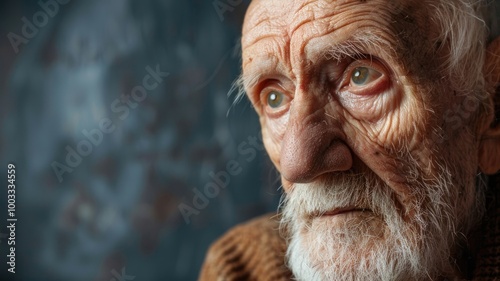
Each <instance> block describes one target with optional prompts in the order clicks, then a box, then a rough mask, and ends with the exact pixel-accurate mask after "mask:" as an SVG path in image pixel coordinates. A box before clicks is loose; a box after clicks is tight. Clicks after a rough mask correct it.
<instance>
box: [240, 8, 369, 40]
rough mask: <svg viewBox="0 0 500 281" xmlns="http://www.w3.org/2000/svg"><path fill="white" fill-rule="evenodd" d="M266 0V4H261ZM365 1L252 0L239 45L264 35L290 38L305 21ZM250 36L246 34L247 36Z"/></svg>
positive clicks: (331, 13) (325, 16)
mask: <svg viewBox="0 0 500 281" xmlns="http://www.w3.org/2000/svg"><path fill="white" fill-rule="evenodd" d="M264 1H266V3H263V2H264ZM366 2H367V0H308V1H302V2H301V1H287V0H285V1H279V0H278V1H277V0H253V1H252V3H251V5H250V7H249V9H248V11H247V14H246V18H245V24H244V26H243V38H242V45H243V46H245V45H251V44H254V43H256V42H255V40H257V38H260V37H262V35H264V34H268V35H275V36H282V37H286V38H290V37H291V34H293V33H294V32H295V31H296V30H297V29H298V28H299V27H300V26H302V25H304V23H307V22H311V21H315V20H317V19H324V18H328V17H331V16H333V14H334V13H335V12H336V9H337V7H339V6H341V5H342V6H351V5H352V4H364V3H366ZM249 34H250V35H251V36H248V35H249Z"/></svg>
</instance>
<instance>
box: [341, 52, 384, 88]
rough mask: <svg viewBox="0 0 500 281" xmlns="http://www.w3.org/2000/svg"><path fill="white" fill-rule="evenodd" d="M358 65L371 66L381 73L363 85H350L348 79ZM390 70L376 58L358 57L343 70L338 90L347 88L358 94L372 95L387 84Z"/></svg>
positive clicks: (349, 79)
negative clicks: (358, 58)
mask: <svg viewBox="0 0 500 281" xmlns="http://www.w3.org/2000/svg"><path fill="white" fill-rule="evenodd" d="M358 67H367V68H371V69H373V70H375V71H377V72H379V73H380V74H381V75H380V77H378V78H377V79H376V80H374V81H372V82H370V83H368V84H367V85H365V86H355V87H351V84H350V81H351V76H352V73H353V71H354V70H355V69H356V68H358ZM389 75H390V71H389V69H388V68H387V67H386V66H385V65H384V64H383V63H381V62H380V61H379V60H378V59H376V58H373V57H370V58H369V59H360V60H356V61H353V62H352V63H351V64H349V66H347V68H346V69H345V71H344V76H343V78H342V82H341V84H340V90H341V91H344V90H347V91H349V92H352V93H354V94H358V95H372V94H377V93H380V92H381V91H383V88H386V87H387V86H388V83H389V82H390V79H389Z"/></svg>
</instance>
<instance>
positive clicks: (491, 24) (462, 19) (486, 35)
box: [429, 0, 500, 104]
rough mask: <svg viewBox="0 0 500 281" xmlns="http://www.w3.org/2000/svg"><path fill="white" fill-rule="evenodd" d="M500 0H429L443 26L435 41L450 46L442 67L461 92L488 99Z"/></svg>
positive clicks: (483, 101) (434, 17) (436, 22)
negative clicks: (490, 50) (488, 60)
mask: <svg viewBox="0 0 500 281" xmlns="http://www.w3.org/2000/svg"><path fill="white" fill-rule="evenodd" d="M499 2H500V1H498V0H437V1H436V0H429V6H430V7H432V8H433V12H431V19H432V21H433V22H434V23H435V24H436V25H437V27H438V29H439V32H438V34H439V36H438V38H435V42H438V41H439V42H443V43H444V44H442V45H441V46H442V47H446V48H447V49H448V55H447V57H446V59H445V60H444V62H443V65H442V69H441V70H442V71H444V73H443V74H444V75H446V76H447V77H448V79H447V80H448V81H449V82H450V83H451V87H452V88H453V89H454V90H455V91H456V92H457V93H459V94H461V95H471V94H472V95H475V97H477V98H478V100H479V101H480V102H482V103H483V104H485V102H486V101H487V95H485V94H486V89H485V81H484V62H485V53H486V44H487V43H488V41H489V40H492V39H493V38H495V37H496V36H497V35H498V33H499V31H500V30H499V25H498V19H497V18H498V15H497V11H499V10H498V8H497V7H498V6H499Z"/></svg>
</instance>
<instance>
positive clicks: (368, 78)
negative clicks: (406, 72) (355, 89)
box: [351, 66, 382, 86]
mask: <svg viewBox="0 0 500 281" xmlns="http://www.w3.org/2000/svg"><path fill="white" fill-rule="evenodd" d="M380 76H382V74H381V73H380V72H378V71H376V70H374V69H372V68H368V67H364V66H361V67H356V68H355V69H354V71H353V72H352V74H351V82H352V83H353V84H354V85H355V86H364V85H366V84H368V83H371V82H373V81H375V80H377V78H379V77H380Z"/></svg>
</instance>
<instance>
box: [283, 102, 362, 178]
mask: <svg viewBox="0 0 500 281" xmlns="http://www.w3.org/2000/svg"><path fill="white" fill-rule="evenodd" d="M327 118H330V119H329V120H328V119H327ZM336 124H337V125H336ZM341 136H342V133H341V131H340V129H339V126H338V123H337V121H334V120H333V118H332V117H330V116H329V114H328V115H327V114H326V112H325V109H324V106H323V107H319V106H317V105H316V106H315V105H314V104H313V103H312V102H301V101H299V100H297V99H296V100H295V101H294V104H293V106H292V108H291V109H290V116H289V121H288V125H287V128H286V131H285V134H284V136H283V142H282V147H281V155H280V166H281V176H282V177H284V178H285V179H286V180H287V181H290V182H295V183H306V182H311V181H313V180H314V179H315V178H317V177H318V176H321V175H323V174H327V173H332V172H341V171H347V170H349V169H351V167H352V161H353V160H352V154H351V150H350V149H349V147H348V146H347V145H346V144H345V142H343V141H342V138H341Z"/></svg>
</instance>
